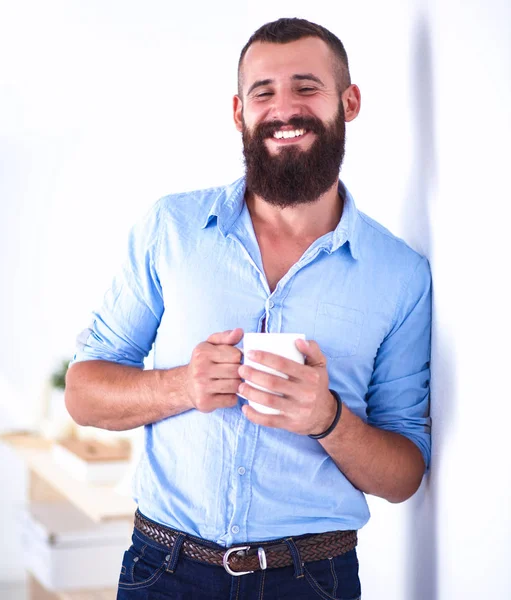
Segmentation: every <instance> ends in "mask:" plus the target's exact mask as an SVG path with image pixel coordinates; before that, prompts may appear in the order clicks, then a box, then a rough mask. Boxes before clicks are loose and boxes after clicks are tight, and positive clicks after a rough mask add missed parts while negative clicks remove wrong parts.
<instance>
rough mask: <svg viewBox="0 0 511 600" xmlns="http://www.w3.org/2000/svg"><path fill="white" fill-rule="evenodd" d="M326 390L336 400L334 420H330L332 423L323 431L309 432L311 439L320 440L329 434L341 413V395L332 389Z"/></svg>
mask: <svg viewBox="0 0 511 600" xmlns="http://www.w3.org/2000/svg"><path fill="white" fill-rule="evenodd" d="M328 391H329V392H330V393H331V394H332V396H333V397H334V398H335V399H336V400H337V412H336V413H335V417H334V420H333V421H332V424H331V425H330V427H329V428H328V429H327V430H326V431H323V433H316V434H313V433H311V434H309V437H310V438H312V439H313V440H321V439H323V438H325V437H326V436H327V435H330V434H331V433H332V431H333V430H334V429H335V427H336V425H337V423H339V419H340V418H341V413H342V400H341V397H340V396H339V394H338V393H337V392H335V391H334V390H328Z"/></svg>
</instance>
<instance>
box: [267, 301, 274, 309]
mask: <svg viewBox="0 0 511 600" xmlns="http://www.w3.org/2000/svg"><path fill="white" fill-rule="evenodd" d="M268 306H269V307H270V308H273V307H274V306H275V302H273V300H270V301H269V302H268Z"/></svg>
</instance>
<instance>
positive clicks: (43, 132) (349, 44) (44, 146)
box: [0, 0, 511, 600]
mask: <svg viewBox="0 0 511 600" xmlns="http://www.w3.org/2000/svg"><path fill="white" fill-rule="evenodd" d="M282 16H298V17H304V18H307V19H309V20H312V21H316V22H318V23H320V24H322V25H324V26H326V27H327V28H329V29H330V30H331V31H333V32H334V33H335V34H337V35H338V36H339V37H340V38H341V40H342V41H343V43H344V44H345V47H346V50H347V52H348V57H349V60H350V68H351V75H352V81H353V82H354V83H357V84H358V85H359V87H360V89H361V92H362V111H361V113H360V115H359V117H358V118H357V119H356V120H355V121H354V122H353V123H350V124H349V125H348V128H347V149H346V159H345V163H344V166H343V169H342V173H341V177H342V179H343V181H344V182H345V183H346V184H347V186H348V188H349V189H350V191H351V193H352V194H353V196H354V198H355V201H356V202H357V205H358V208H359V209H360V210H362V211H364V212H366V213H368V214H369V215H370V216H371V217H373V218H375V219H377V220H378V221H380V222H381V223H382V224H383V225H385V226H386V227H388V228H389V229H391V230H392V231H393V232H394V233H395V234H397V235H399V236H400V237H403V238H404V239H405V240H406V241H407V242H408V243H409V244H410V245H411V246H412V247H414V248H415V249H416V250H418V251H419V252H421V253H423V254H425V255H426V256H427V257H428V258H429V260H430V263H431V266H432V271H433V279H434V330H433V357H432V370H433V378H432V416H433V442H434V445H433V461H432V467H431V471H430V473H429V474H428V476H427V477H426V479H425V481H424V482H423V485H422V487H421V490H420V491H419V493H418V494H417V495H416V496H415V497H414V498H413V499H412V500H410V501H409V502H407V503H406V504H404V505H390V504H388V503H386V502H384V501H380V500H378V499H375V498H371V499H370V507H371V510H372V514H373V518H372V519H371V521H370V522H369V524H368V525H367V526H366V528H364V529H363V530H362V531H361V532H360V544H359V557H360V562H361V579H362V584H363V590H364V600H405V599H406V600H410V599H411V600H447V599H449V600H462V599H463V600H466V599H474V600H476V599H479V598H497V599H504V598H509V597H511V574H510V569H509V560H510V558H511V518H510V505H511V452H510V449H509V443H508V439H509V433H508V431H509V423H510V422H511V410H510V408H509V406H510V401H509V393H508V392H506V389H507V388H506V387H505V385H506V381H507V379H508V373H509V368H510V359H511V352H510V351H509V347H510V339H511V337H510V334H511V332H510V317H509V307H510V306H511V301H510V300H511V299H510V292H509V274H510V268H509V258H510V252H509V248H508V244H507V240H508V238H509V235H508V229H509V223H508V215H509V210H508V208H509V203H510V200H511V194H510V185H509V164H510V158H511V156H510V143H509V139H510V134H511V130H510V111H509V107H510V106H511V78H510V74H511V42H510V23H511V4H510V3H509V1H508V0H465V1H464V2H461V0H442V1H440V0H432V1H429V2H427V1H425V0H388V1H387V2H378V1H376V0H372V1H371V0H369V1H366V2H357V3H355V2H343V1H338V2H331V0H324V1H323V0H315V2H310V1H305V0H293V1H292V2H291V1H287V0H282V1H280V2H275V1H269V0H259V1H258V2H244V1H242V0H239V1H234V0H217V1H216V2H206V1H205V0H204V1H196V2H189V3H178V2H173V1H172V0H167V1H163V0H145V2H144V3H141V2H135V1H132V0H122V1H121V0H102V1H99V0H89V1H87V2H85V1H83V0H82V1H78V0H65V1H64V0H47V1H46V2H44V3H43V2H37V1H35V0H33V1H30V0H16V1H15V0H11V1H9V0H3V1H0V286H1V294H0V334H1V340H2V343H1V345H0V433H7V432H11V431H17V430H34V429H35V430H39V429H40V428H41V423H42V422H43V421H44V414H45V411H46V408H45V407H47V403H48V400H47V398H48V389H49V387H48V386H49V385H50V384H49V382H50V380H51V375H52V373H54V372H55V371H56V370H57V369H58V368H59V366H60V364H61V362H62V361H67V360H69V359H70V358H71V357H72V355H73V352H74V343H75V338H76V335H77V334H78V333H79V332H80V331H81V330H82V329H84V328H85V327H86V326H87V325H88V322H89V318H90V312H91V310H93V309H94V308H96V307H98V306H99V305H100V303H101V300H102V297H103V293H104V292H105V290H106V289H107V287H108V286H109V283H110V280H111V278H112V276H113V274H114V273H115V272H116V271H117V269H118V268H119V266H120V264H121V262H122V260H123V256H124V250H125V248H126V239H127V234H128V231H129V228H130V227H131V226H132V224H133V223H134V222H135V221H136V220H137V219H139V218H140V217H141V216H142V215H143V214H144V213H145V212H146V211H147V210H148V209H149V207H150V206H151V205H152V204H153V203H154V202H155V201H156V200H157V199H158V198H160V197H161V196H163V195H166V194H168V193H172V192H179V191H185V190H191V189H198V188H202V187H211V186H216V185H222V184H225V183H228V182H230V181H232V180H234V179H236V178H237V177H238V176H240V175H241V174H242V173H243V164H242V160H241V150H240V149H241V140H240V136H239V134H238V133H237V132H236V131H235V129H234V126H233V123H232V96H233V94H234V93H235V92H236V66H237V60H238V57H239V53H240V50H241V48H242V47H243V45H244V44H245V42H246V41H247V39H248V37H249V36H250V34H251V33H252V32H253V31H255V29H257V28H258V27H259V26H260V25H262V24H263V23H265V22H267V21H270V20H274V19H276V18H279V17H282ZM131 435H133V436H134V437H135V438H136V436H137V435H138V433H137V432H135V433H133V434H131ZM135 446H136V444H135ZM0 486H1V489H2V494H1V495H0V532H1V537H2V542H3V543H2V544H1V545H0V597H2V598H6V599H9V600H11V599H13V598H18V597H20V598H21V597H23V596H16V595H15V594H16V593H17V592H15V591H14V590H18V589H21V588H20V583H21V582H23V581H24V579H25V567H24V549H23V546H22V542H21V538H20V532H19V530H20V523H19V518H18V515H19V512H20V510H21V509H22V508H23V507H24V506H25V504H26V501H27V500H26V498H27V473H26V468H25V466H24V463H23V461H22V460H21V459H20V458H19V456H18V455H17V454H16V453H15V452H13V451H12V448H8V447H7V446H6V445H5V444H2V443H0ZM121 558H122V556H120V557H119V564H120V560H121ZM1 590H5V591H4V592H2V591H1ZM9 590H10V591H9ZM2 593H3V596H2Z"/></svg>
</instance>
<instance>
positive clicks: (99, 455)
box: [57, 438, 131, 464]
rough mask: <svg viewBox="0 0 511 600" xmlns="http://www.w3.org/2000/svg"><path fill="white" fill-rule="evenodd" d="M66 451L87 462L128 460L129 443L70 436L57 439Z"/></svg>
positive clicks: (129, 453)
mask: <svg viewBox="0 0 511 600" xmlns="http://www.w3.org/2000/svg"><path fill="white" fill-rule="evenodd" d="M57 443H58V444H59V446H62V447H63V448H65V449H66V450H68V452H72V453H73V454H75V455H76V456H77V457H78V458H80V459H81V460H84V461H86V462H88V463H91V464H94V463H103V462H111V461H128V460H129V458H130V455H131V452H130V446H129V444H120V443H118V444H115V445H114V444H105V442H100V441H99V440H80V439H77V438H71V439H68V440H58V442H57Z"/></svg>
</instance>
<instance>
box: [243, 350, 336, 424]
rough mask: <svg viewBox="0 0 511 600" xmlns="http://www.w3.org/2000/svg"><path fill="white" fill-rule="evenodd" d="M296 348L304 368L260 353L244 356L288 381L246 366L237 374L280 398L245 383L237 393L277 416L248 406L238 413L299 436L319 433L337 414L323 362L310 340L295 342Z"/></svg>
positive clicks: (269, 354)
mask: <svg viewBox="0 0 511 600" xmlns="http://www.w3.org/2000/svg"><path fill="white" fill-rule="evenodd" d="M296 347H297V348H298V350H299V351H300V352H301V353H302V354H304V355H305V360H306V362H305V364H304V365H301V364H300V363H297V362H295V361H293V360H290V359H287V358H283V357H282V356H278V355H276V354H271V353H270V352H262V351H260V350H256V351H252V352H251V353H250V355H249V356H248V358H250V360H252V361H254V362H256V363H259V364H262V365H266V366H267V367H271V368H272V369H275V370H276V371H280V372H281V373H284V374H286V375H287V376H288V377H289V379H283V378H282V377H279V376H278V375H272V374H270V373H264V372H263V371H258V370H257V369H253V368H252V367H249V366H247V365H242V366H241V367H240V368H239V370H238V373H239V375H240V377H242V378H243V379H246V380H247V381H250V382H251V383H255V384H257V385H260V386H262V387H264V388H266V389H268V390H271V391H272V392H275V393H277V394H282V396H276V395H275V394H270V393H268V392H263V391H261V390H258V389H256V388H253V387H252V386H251V385H249V384H248V383H242V384H241V385H240V387H239V393H240V394H242V395H243V396H244V397H245V398H247V399H248V400H252V401H253V402H258V403H259V404H263V405H264V406H267V407H269V408H274V409H277V410H279V411H280V414H278V415H276V414H270V415H268V414H263V413H260V412H258V411H256V410H255V409H254V408H252V407H251V406H249V405H248V404H247V405H244V406H243V409H242V410H243V413H244V415H245V416H246V417H247V418H248V419H249V420H250V421H252V423H255V424H256V425H264V426H265V427H277V428H280V429H286V430H287V431H292V432H293V433H298V434H300V435H309V434H318V433H322V432H323V431H325V430H326V429H327V428H328V427H329V426H330V425H331V423H332V421H333V420H334V417H335V413H336V410H337V401H336V399H335V398H334V397H333V396H332V394H331V393H330V392H329V389H328V387H329V386H328V372H327V369H326V358H325V356H324V355H323V353H322V352H321V349H320V347H319V346H318V344H317V343H316V342H315V341H313V340H309V341H304V340H297V341H296Z"/></svg>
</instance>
